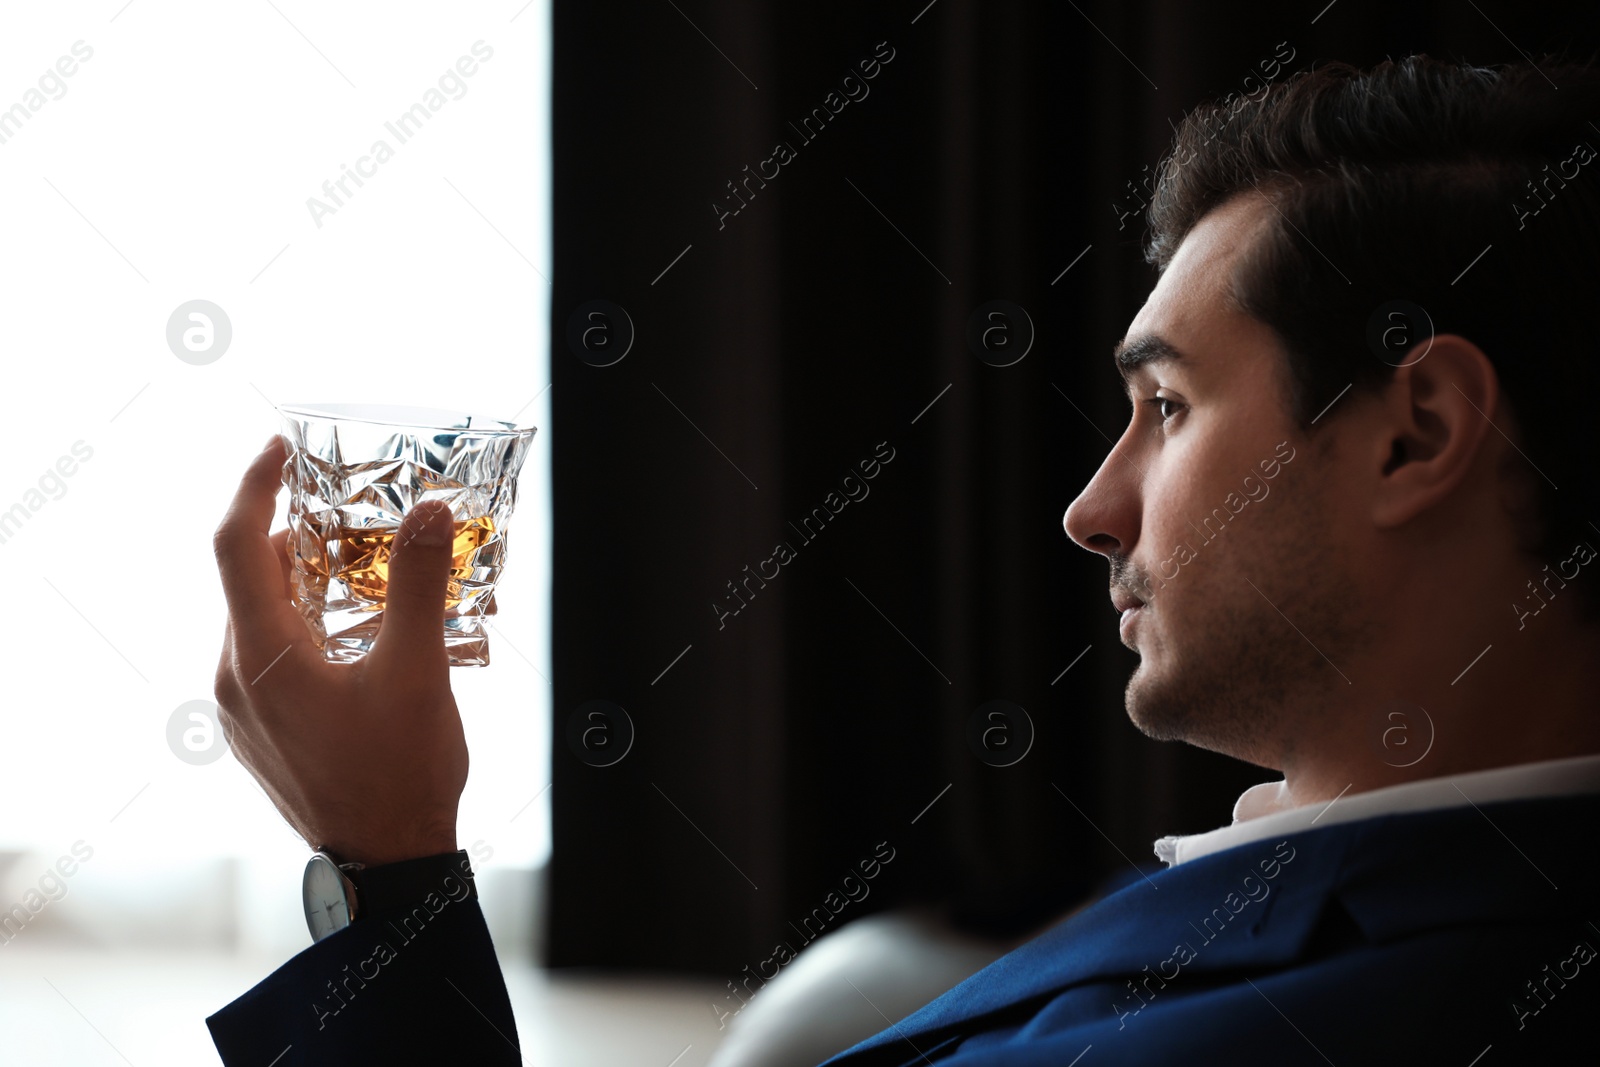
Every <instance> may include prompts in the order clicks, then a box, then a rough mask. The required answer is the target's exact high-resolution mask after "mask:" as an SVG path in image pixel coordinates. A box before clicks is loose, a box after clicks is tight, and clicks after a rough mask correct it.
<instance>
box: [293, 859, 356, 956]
mask: <svg viewBox="0 0 1600 1067" xmlns="http://www.w3.org/2000/svg"><path fill="white" fill-rule="evenodd" d="M301 895H302V896H303V897H304V900H305V908H306V926H307V927H308V928H309V929H310V931H311V940H312V941H321V940H322V939H323V938H325V937H327V936H328V935H329V934H331V933H333V932H335V931H336V930H343V929H344V928H345V927H346V926H349V925H350V901H349V899H348V898H347V897H346V895H345V879H344V874H343V873H342V872H341V871H340V870H339V868H338V867H336V866H334V864H333V863H332V862H331V861H330V860H329V859H328V857H326V856H323V855H315V856H312V857H311V860H310V862H308V863H307V864H306V873H305V879H304V880H303V881H302V883H301Z"/></svg>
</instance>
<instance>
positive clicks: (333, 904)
mask: <svg viewBox="0 0 1600 1067" xmlns="http://www.w3.org/2000/svg"><path fill="white" fill-rule="evenodd" d="M300 895H301V899H302V901H303V903H304V905H305V911H306V928H307V929H308V930H310V932H311V940H312V941H314V942H315V941H321V940H322V939H323V938H325V937H327V936H328V935H330V934H333V933H337V932H338V931H340V930H343V929H344V928H345V927H346V926H349V925H350V924H351V923H352V922H354V921H356V920H357V919H360V918H362V917H364V916H368V915H404V914H408V913H411V912H412V911H413V910H414V909H417V908H425V909H426V910H425V911H424V912H423V914H424V915H427V914H430V913H431V914H437V913H438V912H439V911H441V910H442V909H443V908H444V907H445V906H446V905H447V904H449V903H450V902H452V901H461V900H468V899H476V898H477V895H478V890H477V885H476V883H475V882H474V881H473V878H472V864H471V862H470V861H469V860H468V858H467V852H466V850H465V849H459V850H457V851H455V852H444V853H440V854H439V855H436V856H423V857H420V858H418V859H410V860H400V861H398V862H396V863H383V864H379V865H377V866H373V867H368V866H366V865H365V864H361V863H345V862H342V861H340V860H339V859H338V857H336V856H334V855H333V853H331V852H329V851H328V850H327V849H326V848H319V849H317V850H316V852H314V853H313V854H312V856H311V858H310V859H309V860H308V861H306V870H305V874H304V876H303V877H302V878H301V881H300Z"/></svg>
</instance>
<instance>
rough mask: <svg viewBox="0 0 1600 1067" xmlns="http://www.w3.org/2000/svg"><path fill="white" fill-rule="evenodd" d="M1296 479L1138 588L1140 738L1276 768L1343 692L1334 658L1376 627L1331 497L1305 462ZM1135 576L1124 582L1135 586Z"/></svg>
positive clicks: (1132, 692)
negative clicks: (1170, 571)
mask: <svg viewBox="0 0 1600 1067" xmlns="http://www.w3.org/2000/svg"><path fill="white" fill-rule="evenodd" d="M1284 473H1285V474H1289V473H1290V472H1289V471H1287V470H1286V471H1285V472H1284ZM1294 475H1295V477H1294V479H1293V480H1292V481H1287V482H1280V483H1279V485H1278V486H1277V489H1276V491H1275V492H1274V493H1273V494H1272V496H1270V497H1268V498H1267V499H1265V500H1262V501H1261V502H1259V504H1252V505H1250V507H1249V508H1248V509H1246V510H1245V511H1243V512H1241V513H1240V514H1239V515H1238V516H1236V517H1235V519H1234V520H1233V522H1232V523H1231V524H1230V525H1229V526H1228V527H1226V528H1225V530H1224V532H1223V533H1221V534H1220V535H1218V540H1216V541H1214V542H1212V543H1211V544H1208V545H1206V546H1204V547H1202V548H1201V549H1200V550H1199V552H1198V553H1197V558H1196V559H1194V560H1193V561H1192V562H1191V563H1189V564H1188V565H1186V566H1185V567H1183V569H1182V571H1181V572H1180V574H1179V575H1178V577H1177V578H1176V579H1175V580H1173V581H1170V582H1167V583H1166V585H1165V587H1164V588H1160V589H1155V588H1148V589H1141V595H1143V594H1144V593H1145V592H1149V594H1150V602H1151V607H1150V608H1149V609H1147V610H1149V611H1150V612H1151V617H1150V618H1148V619H1145V620H1141V622H1142V625H1141V627H1140V629H1139V631H1138V634H1137V636H1138V650H1139V653H1140V663H1139V666H1138V668H1137V669H1136V670H1135V671H1134V673H1133V675H1132V677H1130V678H1129V679H1128V686H1127V690H1126V692H1125V694H1124V698H1125V703H1126V707H1127V711H1128V716H1129V718H1130V719H1131V720H1132V721H1133V724H1134V725H1135V726H1136V727H1138V729H1139V730H1140V731H1141V732H1143V733H1144V734H1146V735H1147V736H1149V737H1152V738H1154V739H1156V740H1161V741H1185V742H1188V743H1189V744H1192V745H1196V746H1198V747H1200V748H1204V749H1209V750H1211V751H1214V752H1220V753H1223V754H1225V755H1229V756H1233V757H1235V758H1238V759H1242V760H1246V761H1248V762H1251V763H1255V764H1258V765H1260V766H1263V767H1271V768H1281V767H1282V765H1284V764H1285V763H1287V762H1289V760H1290V759H1291V758H1292V756H1293V753H1294V751H1295V749H1296V747H1297V746H1298V745H1299V744H1300V743H1302V742H1304V741H1306V740H1307V739H1308V738H1311V737H1314V736H1315V735H1316V734H1317V733H1318V726H1319V725H1320V724H1319V721H1318V720H1319V717H1321V716H1323V715H1326V714H1328V713H1331V711H1332V708H1333V707H1334V702H1335V701H1337V700H1338V699H1340V698H1342V697H1343V696H1344V695H1345V694H1343V693H1342V692H1341V690H1343V689H1346V688H1348V686H1347V683H1346V682H1345V680H1344V679H1343V678H1341V677H1340V676H1339V673H1338V671H1336V670H1335V669H1334V667H1333V666H1332V665H1330V662H1329V661H1330V660H1331V661H1332V663H1333V664H1340V663H1341V660H1343V661H1344V662H1348V661H1349V660H1350V659H1351V658H1352V654H1353V652H1354V651H1355V650H1358V649H1359V648H1360V647H1361V645H1362V642H1363V640H1364V639H1365V638H1366V637H1367V636H1369V634H1370V630H1371V627H1370V625H1364V624H1363V622H1362V616H1361V607H1360V605H1359V604H1358V603H1357V602H1356V600H1355V596H1354V591H1355V590H1356V589H1357V588H1358V585H1357V583H1356V575H1355V574H1354V573H1353V565H1352V563H1351V562H1350V561H1349V559H1348V557H1347V553H1345V552H1344V551H1343V550H1342V549H1341V547H1340V545H1339V543H1338V540H1337V538H1336V537H1335V536H1334V534H1333V531H1334V529H1335V527H1334V525H1333V524H1332V523H1330V522H1328V521H1326V517H1327V515H1328V513H1329V509H1330V508H1332V507H1333V506H1334V503H1335V502H1334V501H1332V500H1330V499H1327V494H1325V493H1323V492H1320V491H1319V488H1318V485H1317V477H1316V475H1317V471H1316V470H1315V468H1314V467H1313V466H1312V465H1311V464H1306V465H1304V466H1302V467H1300V468H1299V469H1298V470H1295V471H1294ZM1274 504H1275V505H1276V506H1273V505H1274ZM1130 569H1131V568H1130ZM1124 573H1127V571H1124ZM1113 575H1114V576H1116V570H1115V569H1114V570H1113ZM1139 577H1142V576H1136V575H1132V574H1130V575H1129V580H1128V581H1127V582H1126V583H1125V584H1128V585H1132V586H1134V587H1135V588H1139V586H1138V580H1139ZM1247 579H1248V580H1247ZM1252 584H1253V585H1254V586H1255V588H1251V585H1252ZM1154 622H1159V624H1160V625H1159V626H1152V625H1149V623H1154ZM1297 629H1298V631H1299V632H1298V633H1297V632H1296V630H1297ZM1313 643H1314V646H1315V647H1313ZM1319 650H1320V651H1319ZM1324 656H1326V657H1327V658H1324Z"/></svg>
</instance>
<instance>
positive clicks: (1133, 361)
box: [1111, 334, 1186, 389]
mask: <svg viewBox="0 0 1600 1067" xmlns="http://www.w3.org/2000/svg"><path fill="white" fill-rule="evenodd" d="M1111 358H1112V359H1113V360H1115V361H1116V364H1117V373H1118V374H1120V375H1122V385H1123V388H1124V389H1126V388H1127V387H1128V380H1129V379H1130V378H1131V377H1132V376H1133V372H1134V371H1136V370H1138V369H1139V368H1140V367H1145V366H1149V365H1151V364H1154V363H1176V362H1180V361H1186V359H1185V356H1184V354H1183V353H1182V352H1180V351H1178V349H1177V347H1176V346H1175V345H1173V344H1172V343H1171V342H1169V341H1168V340H1167V339H1166V338H1164V337H1162V336H1160V335H1159V334H1146V335H1144V336H1143V337H1139V338H1136V339H1134V340H1132V341H1130V340H1128V338H1126V337H1124V338H1123V339H1122V340H1120V341H1118V342H1117V346H1116V347H1115V348H1114V349H1112V351H1111Z"/></svg>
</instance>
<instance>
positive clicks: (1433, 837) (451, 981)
mask: <svg viewBox="0 0 1600 1067" xmlns="http://www.w3.org/2000/svg"><path fill="white" fill-rule="evenodd" d="M1597 830H1600V797H1594V796H1588V797H1568V798H1560V799H1545V800H1528V801H1514V802H1507V803H1499V804H1486V805H1483V806H1482V807H1481V808H1478V807H1472V806H1465V807H1461V808H1455V809H1450V810H1446V811H1439V812H1426V813H1419V814H1408V815H1391V816H1383V817H1380V818H1375V819H1367V820H1363V821H1360V822H1353V823H1343V824H1335V825H1332V826H1324V827H1320V828H1314V829H1312V830H1309V831H1304V832H1301V833H1296V834H1291V835H1289V836H1287V837H1285V838H1282V839H1269V840H1266V841H1261V842H1257V843H1254V844H1250V845H1244V846H1241V847H1239V848H1233V849H1229V850H1227V851H1224V852H1219V853H1216V854H1213V855H1210V856H1206V857H1203V858H1201V859H1196V860H1190V861H1189V862H1187V863H1183V864H1181V865H1179V866H1177V867H1175V868H1172V869H1171V870H1165V871H1158V872H1155V873H1152V874H1150V875H1149V877H1148V880H1146V879H1145V878H1135V879H1134V880H1133V881H1132V882H1131V883H1130V884H1129V885H1127V886H1126V887H1125V888H1123V889H1121V890H1119V891H1117V892H1115V893H1112V894H1111V895H1110V896H1108V897H1105V898H1104V899H1102V900H1100V901H1099V902H1097V903H1096V904H1095V905H1093V906H1092V907H1090V908H1088V909H1086V910H1084V911H1082V912H1080V913H1078V914H1077V915H1075V916H1073V917H1072V918H1070V919H1068V920H1066V921H1065V922H1063V923H1061V924H1059V925H1057V926H1055V927H1053V928H1052V929H1050V930H1049V931H1047V932H1046V933H1044V934H1043V935H1041V936H1040V937H1038V938H1036V939H1034V940H1033V941H1030V942H1029V943H1028V944H1026V945H1024V946H1023V947H1021V948H1019V949H1017V950H1016V951H1014V952H1012V953H1010V954H1008V955H1006V956H1004V957H1002V958H1001V959H1000V960H998V961H996V962H995V963H993V964H991V965H990V966H989V967H987V968H985V969H984V970H982V971H979V972H978V973H977V974H975V975H973V976H972V977H971V978H969V979H967V980H966V981H965V982H962V983H961V984H960V985H958V986H956V987H955V988H954V989H952V990H950V991H949V992H947V993H945V994H944V995H943V996H941V997H939V998H938V999H936V1000H934V1001H933V1002H932V1003H930V1004H928V1005H927V1006H925V1007H923V1008H921V1009H919V1010H918V1011H915V1012H913V1013H912V1014H911V1015H909V1016H907V1017H906V1018H904V1019H902V1020H900V1021H899V1022H898V1023H895V1024H893V1025H892V1026H891V1027H890V1028H889V1029H887V1030H885V1031H884V1032H882V1033H880V1034H878V1035H877V1036H875V1037H872V1038H869V1039H868V1040H866V1041H863V1042H862V1043H861V1044H859V1045H857V1046H855V1047H854V1048H852V1049H850V1050H848V1051H846V1052H844V1053H841V1054H840V1055H838V1056H835V1057H834V1058H833V1059H831V1060H829V1061H828V1064H827V1067H891V1065H893V1067H912V1065H921V1064H926V1063H938V1064H939V1065H940V1067H978V1065H980V1064H981V1065H984V1067H1001V1065H1005V1067H1032V1065H1038V1067H1071V1065H1076V1067H1097V1065H1099V1064H1153V1063H1161V1064H1167V1063H1183V1064H1213V1063H1216V1064H1227V1065H1229V1067H1244V1065H1249V1064H1273V1065H1290V1064H1316V1065H1323V1064H1337V1065H1339V1067H1345V1065H1350V1064H1371V1063H1385V1064H1387V1063H1395V1064H1420V1063H1427V1064H1432V1063H1441V1064H1451V1065H1458V1067H1474V1065H1475V1067H1501V1065H1504V1064H1513V1063H1516V1064H1520V1063H1541V1064H1543V1063H1554V1062H1568V1061H1570V1060H1572V1059H1573V1057H1574V1056H1575V1055H1579V1054H1581V1057H1582V1060H1581V1061H1582V1062H1592V1060H1593V1054H1594V1047H1595V1043H1594V1040H1593V1037H1592V1034H1593V1033H1594V1032H1595V1030H1596V1029H1597V1027H1596V1026H1595V1024H1594V1023H1593V1022H1592V1020H1594V1019H1596V1018H1597V1017H1600V1016H1597V1012H1596V1010H1597V1008H1600V959H1596V950H1597V949H1600V925H1597V924H1600V858H1597V857H1600V848H1597V846H1600V834H1597ZM435 935H437V936H435ZM383 936H386V935H383V934H382V932H381V931H377V930H373V929H370V928H369V929H362V924H361V923H356V924H353V925H351V926H349V927H347V928H345V929H344V930H342V931H340V932H339V933H337V934H334V935H333V936H331V937H328V938H326V939H324V940H323V941H321V942H319V943H318V944H316V945H314V946H312V947H311V948H308V949H306V950H305V951H304V952H302V953H300V954H299V955H298V956H296V957H295V958H294V959H293V960H291V961H289V963H287V964H285V965H284V966H283V967H282V968H280V969H279V970H278V971H277V972H275V973H274V974H273V975H272V976H271V977H269V978H268V979H266V980H265V981H264V982H262V983H261V984H260V985H258V986H256V987H255V988H254V989H252V990H251V991H250V992H249V993H247V994H245V995H244V996H243V997H241V998H239V999H238V1000H237V1001H235V1002H234V1003H233V1004H230V1005H229V1006H228V1007H227V1008H225V1009H223V1010H222V1011H220V1012H218V1013H217V1014H216V1015H213V1016H211V1017H210V1018H209V1019H208V1020H206V1021H207V1023H208V1025H209V1026H210V1027H211V1032H212V1036H213V1038H214V1039H215V1041H216V1044H217V1048H218V1049H219V1050H220V1051H221V1052H222V1055H223V1060H224V1062H225V1063H226V1064H228V1065H229V1067H234V1065H249V1067H267V1065H268V1064H273V1063H274V1057H276V1056H279V1055H280V1054H281V1055H282V1059H281V1060H278V1061H276V1064H275V1067H293V1065H296V1064H350V1063H431V1062H437V1063H471V1064H475V1065H477V1064H493V1063H508V1064H515V1063H519V1062H520V1058H519V1056H518V1054H517V1053H516V1051H515V1041H516V1028H515V1021H514V1020H513V1018H512V1015H511V1005H510V1002H509V1000H508V999H507V997H506V994H505V986H504V984H503V981H502V979H501V976H500V972H499V967H498V964H497V962H496V960H495V955H494V946H493V944H492V943H491V942H490V940H489V933H488V930H487V929H486V928H485V927H484V924H483V916H482V913H481V912H480V911H479V910H478V905H477V902H476V901H473V900H468V901H464V902H462V903H461V904H460V905H459V906H457V905H452V906H451V908H449V909H446V911H445V912H444V913H442V914H440V915H439V916H438V917H437V918H436V919H435V920H434V921H433V923H432V924H431V925H429V926H428V928H427V929H426V930H425V931H423V932H422V933H421V934H420V935H418V937H417V938H416V940H415V942H414V943H407V944H404V945H399V944H397V946H396V953H395V958H394V959H393V960H392V961H390V962H387V963H385V964H383V965H382V967H381V971H380V973H379V974H378V975H377V976H376V977H374V978H372V979H371V980H370V982H368V983H367V984H366V985H359V984H346V983H351V982H352V979H351V973H352V972H351V971H347V970H345V967H346V966H347V965H348V966H349V967H351V968H352V970H355V971H360V970H362V965H363V962H364V961H370V960H371V958H372V952H373V943H374V941H375V940H378V939H381V937H383ZM391 940H392V939H391ZM370 967H371V965H370V962H367V963H366V970H365V973H368V974H370V973H372V972H371V969H370ZM356 977H359V974H358V975H357V976H356ZM329 982H334V983H335V984H336V985H337V986H338V987H340V988H343V989H344V991H345V993H344V995H343V996H341V997H340V1001H341V1002H342V1003H343V1007H342V1008H341V1010H340V1011H339V1012H338V1013H337V1014H328V1011H329V1008H330V1006H331V1005H333V1004H334V1003H335V1001H334V1000H333V999H331V998H330V990H329V988H328V984H329ZM290 1046H292V1047H290ZM286 1049H287V1051H285V1050H286ZM1480 1057H1481V1058H1480Z"/></svg>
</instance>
